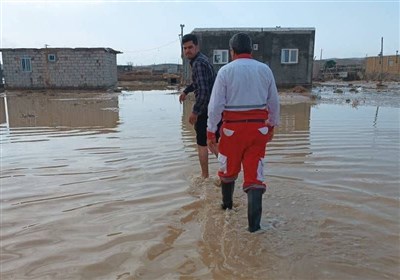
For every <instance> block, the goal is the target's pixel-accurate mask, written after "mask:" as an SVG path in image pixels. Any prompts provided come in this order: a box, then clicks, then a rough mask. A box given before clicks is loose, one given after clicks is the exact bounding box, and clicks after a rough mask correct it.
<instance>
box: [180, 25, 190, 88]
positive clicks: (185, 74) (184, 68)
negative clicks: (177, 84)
mask: <svg viewBox="0 0 400 280" xmlns="http://www.w3.org/2000/svg"><path fill="white" fill-rule="evenodd" d="M180 27H181V34H180V36H179V37H180V41H181V58H182V77H181V85H186V80H187V68H188V65H186V64H185V58H184V55H183V42H182V39H183V28H184V27H185V25H184V24H181V25H180Z"/></svg>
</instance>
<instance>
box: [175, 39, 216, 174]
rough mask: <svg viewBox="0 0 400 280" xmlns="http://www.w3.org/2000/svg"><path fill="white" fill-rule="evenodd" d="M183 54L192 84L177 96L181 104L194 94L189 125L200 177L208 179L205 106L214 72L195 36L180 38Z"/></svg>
mask: <svg viewBox="0 0 400 280" xmlns="http://www.w3.org/2000/svg"><path fill="white" fill-rule="evenodd" d="M182 46H183V53H184V55H185V57H186V58H187V59H189V60H190V66H191V68H192V84H190V85H189V86H187V87H186V88H185V89H184V90H183V92H182V93H181V95H180V96H179V102H180V103H181V104H182V102H183V101H185V99H186V96H187V94H188V93H190V92H194V95H195V97H196V101H195V103H194V105H193V110H192V113H191V114H190V116H189V123H190V124H191V125H194V129H195V131H196V142H197V151H198V154H199V161H200V167H201V176H202V177H203V178H208V176H209V173H208V148H207V106H208V102H209V101H210V96H211V90H212V87H213V85H214V81H215V76H216V74H215V71H214V68H213V67H212V65H211V63H210V62H209V61H208V57H207V56H205V55H204V54H202V53H201V52H200V51H199V43H198V40H197V37H196V35H194V34H186V35H185V36H183V37H182Z"/></svg>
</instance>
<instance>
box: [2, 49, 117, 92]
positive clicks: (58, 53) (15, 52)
mask: <svg viewBox="0 0 400 280" xmlns="http://www.w3.org/2000/svg"><path fill="white" fill-rule="evenodd" d="M1 51H2V54H3V64H4V79H5V86H6V88H8V89H17V88H33V89H35V88H76V89H85V88H87V89H90V88H108V87H112V86H115V85H116V84H117V63H116V52H115V51H112V52H110V51H107V50H106V49H103V48H95V49H90V48H85V49H67V48H63V49H58V48H57V49H55V48H46V49H2V50H1ZM48 55H54V56H55V61H49V59H48ZM24 57H26V58H30V59H31V71H23V69H22V63H21V60H22V58H24Z"/></svg>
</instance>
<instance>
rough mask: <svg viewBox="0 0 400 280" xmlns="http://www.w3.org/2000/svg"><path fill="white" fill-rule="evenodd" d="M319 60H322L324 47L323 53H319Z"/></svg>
mask: <svg viewBox="0 0 400 280" xmlns="http://www.w3.org/2000/svg"><path fill="white" fill-rule="evenodd" d="M319 60H322V49H321V54H320V55H319Z"/></svg>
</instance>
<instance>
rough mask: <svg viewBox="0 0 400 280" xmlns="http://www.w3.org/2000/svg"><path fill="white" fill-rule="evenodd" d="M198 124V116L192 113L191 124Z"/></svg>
mask: <svg viewBox="0 0 400 280" xmlns="http://www.w3.org/2000/svg"><path fill="white" fill-rule="evenodd" d="M196 122H197V115H196V114H195V113H193V112H192V113H191V114H190V116H189V123H190V124H191V125H194V124H195V123H196Z"/></svg>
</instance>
